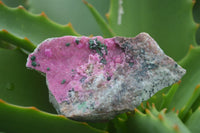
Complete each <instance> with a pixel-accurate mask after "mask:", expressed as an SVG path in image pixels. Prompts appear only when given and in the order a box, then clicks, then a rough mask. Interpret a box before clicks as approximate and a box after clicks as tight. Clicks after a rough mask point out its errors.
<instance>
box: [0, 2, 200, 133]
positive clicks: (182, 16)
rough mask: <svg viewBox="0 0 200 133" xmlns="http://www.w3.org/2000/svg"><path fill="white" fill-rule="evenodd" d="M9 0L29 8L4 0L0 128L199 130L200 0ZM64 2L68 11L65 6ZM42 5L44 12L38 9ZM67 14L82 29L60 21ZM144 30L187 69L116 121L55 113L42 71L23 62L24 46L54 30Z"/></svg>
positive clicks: (0, 22) (189, 132) (100, 32)
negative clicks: (85, 119) (83, 119)
mask: <svg viewBox="0 0 200 133" xmlns="http://www.w3.org/2000/svg"><path fill="white" fill-rule="evenodd" d="M4 2H5V3H7V4H8V5H10V6H16V5H18V4H21V5H23V6H25V8H24V7H23V6H18V7H17V8H13V7H9V6H6V5H5V4H4V3H3V2H1V1H0V62H1V65H0V92H1V93H0V99H1V100H0V132H5V133H9V132H20V133H23V132H24V133H25V132H61V133H62V132H77V133H78V132H110V133H115V132H116V133H121V132H122V133H123V132H124V133H126V132H147V133H150V132H154V133H159V132H167V133H168V132H183V133H198V132H200V127H199V122H200V121H199V119H200V68H199V66H200V62H199V58H200V47H199V46H198V43H200V41H199V40H200V28H199V24H198V23H199V22H200V0H197V1H194V0H181V1H174V0H167V1H160V0H151V1H148V0H110V1H105V0H102V1H100V2H99V1H97V0H95V1H94V0H88V1H83V2H82V1H73V2H72V0H69V1H62V0H58V1H56V3H55V1H54V0H48V1H45V0H20V1H18V2H19V3H16V1H10V0H4ZM70 2H72V3H73V5H74V6H77V7H81V10H82V11H83V13H85V14H87V16H86V17H85V16H84V17H85V19H84V17H83V15H82V14H81V13H80V8H79V9H77V12H78V13H77V12H76V13H73V12H70V13H69V12H67V11H71V10H74V9H75V7H73V6H72V5H70ZM88 2H91V3H93V4H94V5H95V6H92V5H91V4H89V3H88ZM47 3H48V4H47ZM84 4H85V5H84ZM109 4H110V7H109V11H108V13H107V14H106V17H104V16H102V15H103V14H104V13H105V12H106V10H108V5H109ZM54 7H55V8H54ZM59 7H62V8H59ZM95 7H96V8H97V9H98V10H97V9H96V8H95ZM63 8H66V12H62V11H63ZM87 8H88V9H87ZM42 10H45V12H46V14H47V15H46V14H45V13H44V12H42V13H41V14H40V15H35V14H33V12H34V13H37V12H40V11H42ZM31 12H32V13H31ZM74 14H76V15H74ZM77 15H79V16H77ZM47 16H49V17H50V18H51V19H53V20H54V21H52V20H51V19H50V18H48V17H47ZM92 16H93V17H92ZM65 18H68V19H69V20H71V21H72V24H73V22H74V27H75V29H76V31H78V32H76V31H75V30H74V28H73V27H72V24H71V23H68V24H67V25H63V24H65V23H66V22H67V21H66V19H65ZM70 18H71V19H70ZM95 20H96V22H95ZM55 21H56V22H55ZM94 30H95V31H94ZM140 32H148V33H149V34H150V35H151V36H152V37H153V38H154V39H155V40H156V41H157V42H158V44H159V45H160V47H161V48H162V49H163V50H164V52H165V53H166V54H167V55H169V56H171V57H172V58H174V59H175V60H176V61H178V62H179V64H180V65H181V66H182V67H183V68H185V69H186V70H187V74H186V75H185V76H184V77H183V78H182V80H181V81H179V82H178V83H175V84H174V85H172V86H171V87H167V88H163V89H162V90H161V91H159V92H158V93H157V94H155V95H154V96H153V97H152V98H150V99H149V100H148V101H145V102H143V103H142V104H141V106H139V107H138V108H137V109H135V111H133V112H128V113H125V114H120V115H119V116H117V117H116V118H115V119H113V120H111V121H107V122H101V123H86V122H77V121H73V120H69V119H67V118H65V117H63V116H61V115H57V114H56V112H55V110H54V108H53V107H52V105H51V104H50V103H49V102H48V89H47V87H46V83H45V78H44V77H43V76H42V75H40V74H39V73H38V72H36V71H31V70H28V69H26V67H25V63H26V58H27V53H29V52H32V51H33V50H34V49H35V47H36V46H37V44H39V43H40V42H41V41H43V40H45V39H47V38H50V37H59V36H64V35H73V36H80V35H90V34H93V35H102V36H104V37H113V36H127V37H133V36H135V35H136V34H138V33H140Z"/></svg>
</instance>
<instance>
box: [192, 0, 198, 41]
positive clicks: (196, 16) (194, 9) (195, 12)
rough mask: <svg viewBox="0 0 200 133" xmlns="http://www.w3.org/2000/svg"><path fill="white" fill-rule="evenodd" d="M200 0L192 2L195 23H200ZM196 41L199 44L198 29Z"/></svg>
mask: <svg viewBox="0 0 200 133" xmlns="http://www.w3.org/2000/svg"><path fill="white" fill-rule="evenodd" d="M199 12H200V0H194V8H193V16H194V20H195V21H196V22H197V23H200V13H199ZM198 27H199V26H198ZM196 41H197V43H198V44H200V28H198V30H197V33H196Z"/></svg>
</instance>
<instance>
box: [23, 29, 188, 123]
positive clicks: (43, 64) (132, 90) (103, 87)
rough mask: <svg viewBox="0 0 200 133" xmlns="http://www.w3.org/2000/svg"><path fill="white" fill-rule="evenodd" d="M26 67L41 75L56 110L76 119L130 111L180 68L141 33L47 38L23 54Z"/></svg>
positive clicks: (107, 117)
mask: <svg viewBox="0 0 200 133" xmlns="http://www.w3.org/2000/svg"><path fill="white" fill-rule="evenodd" d="M26 66H27V67H29V68H32V69H35V70H37V71H40V72H42V73H45V74H46V79H47V85H48V88H49V97H50V102H51V103H52V104H53V105H54V107H55V108H56V110H57V112H58V113H59V114H63V115H65V116H66V117H68V118H70V119H74V120H79V121H104V120H110V119H113V118H114V117H115V116H116V115H118V114H120V113H124V112H127V111H132V110H134V108H136V107H137V106H138V105H139V104H140V103H141V102H142V101H144V100H147V99H149V98H150V97H151V96H153V95H154V94H155V93H156V92H157V91H159V90H160V89H162V88H164V87H167V86H170V85H171V84H173V83H175V82H177V81H179V80H180V79H181V77H182V76H183V75H184V74H185V72H186V71H185V70H184V69H183V68H181V67H180V66H179V65H178V64H177V63H176V62H175V61H174V60H173V59H172V58H170V57H168V56H167V55H165V54H164V52H163V51H162V50H161V49H160V47H159V46H158V44H157V43H156V42H155V41H154V40H153V39H152V38H151V37H150V36H149V35H148V34H147V33H140V34H139V35H137V36H136V37H134V38H125V37H113V38H107V39H104V38H102V37H100V36H97V37H92V38H88V37H84V36H83V37H74V36H64V37H60V38H50V39H47V40H45V41H44V42H42V43H41V44H40V45H38V47H37V48H36V49H35V51H34V52H33V53H31V54H30V55H29V57H28V59H27V64H26Z"/></svg>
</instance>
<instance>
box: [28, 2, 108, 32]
mask: <svg viewBox="0 0 200 133" xmlns="http://www.w3.org/2000/svg"><path fill="white" fill-rule="evenodd" d="M87 1H88V2H89V3H91V4H92V5H94V6H95V7H96V9H97V10H98V11H100V14H101V15H102V16H104V14H105V13H106V12H107V11H108V8H109V0H87ZM29 4H30V8H29V9H30V10H29V11H30V12H33V13H40V12H42V11H44V12H45V13H46V14H47V15H48V16H49V18H51V19H52V20H54V21H55V22H57V23H59V24H66V23H68V22H71V23H72V24H73V26H74V28H75V29H76V31H77V32H78V33H80V34H82V35H91V34H92V35H94V36H96V35H103V34H102V32H101V30H100V27H99V26H98V24H97V22H95V19H93V16H92V14H91V13H90V12H89V10H88V9H87V7H86V6H85V5H84V4H83V2H82V0H56V1H55V0H29ZM104 18H105V17H104Z"/></svg>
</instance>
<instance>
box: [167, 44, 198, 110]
mask: <svg viewBox="0 0 200 133" xmlns="http://www.w3.org/2000/svg"><path fill="white" fill-rule="evenodd" d="M199 58H200V47H192V46H191V48H190V50H189V52H188V54H187V55H186V56H185V57H184V58H183V59H182V60H181V62H180V65H181V66H182V67H183V68H185V69H186V74H185V75H184V76H183V78H182V82H181V83H180V86H179V88H178V90H177V91H176V93H175V95H174V98H173V100H172V102H171V104H170V105H169V109H172V108H174V107H175V108H176V109H178V110H180V109H181V108H183V107H184V105H185V104H186V103H187V102H188V101H189V99H191V97H192V95H193V92H194V90H195V88H196V87H197V85H198V84H199V83H200V69H199V66H200V62H199ZM191 104H192V103H191Z"/></svg>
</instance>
